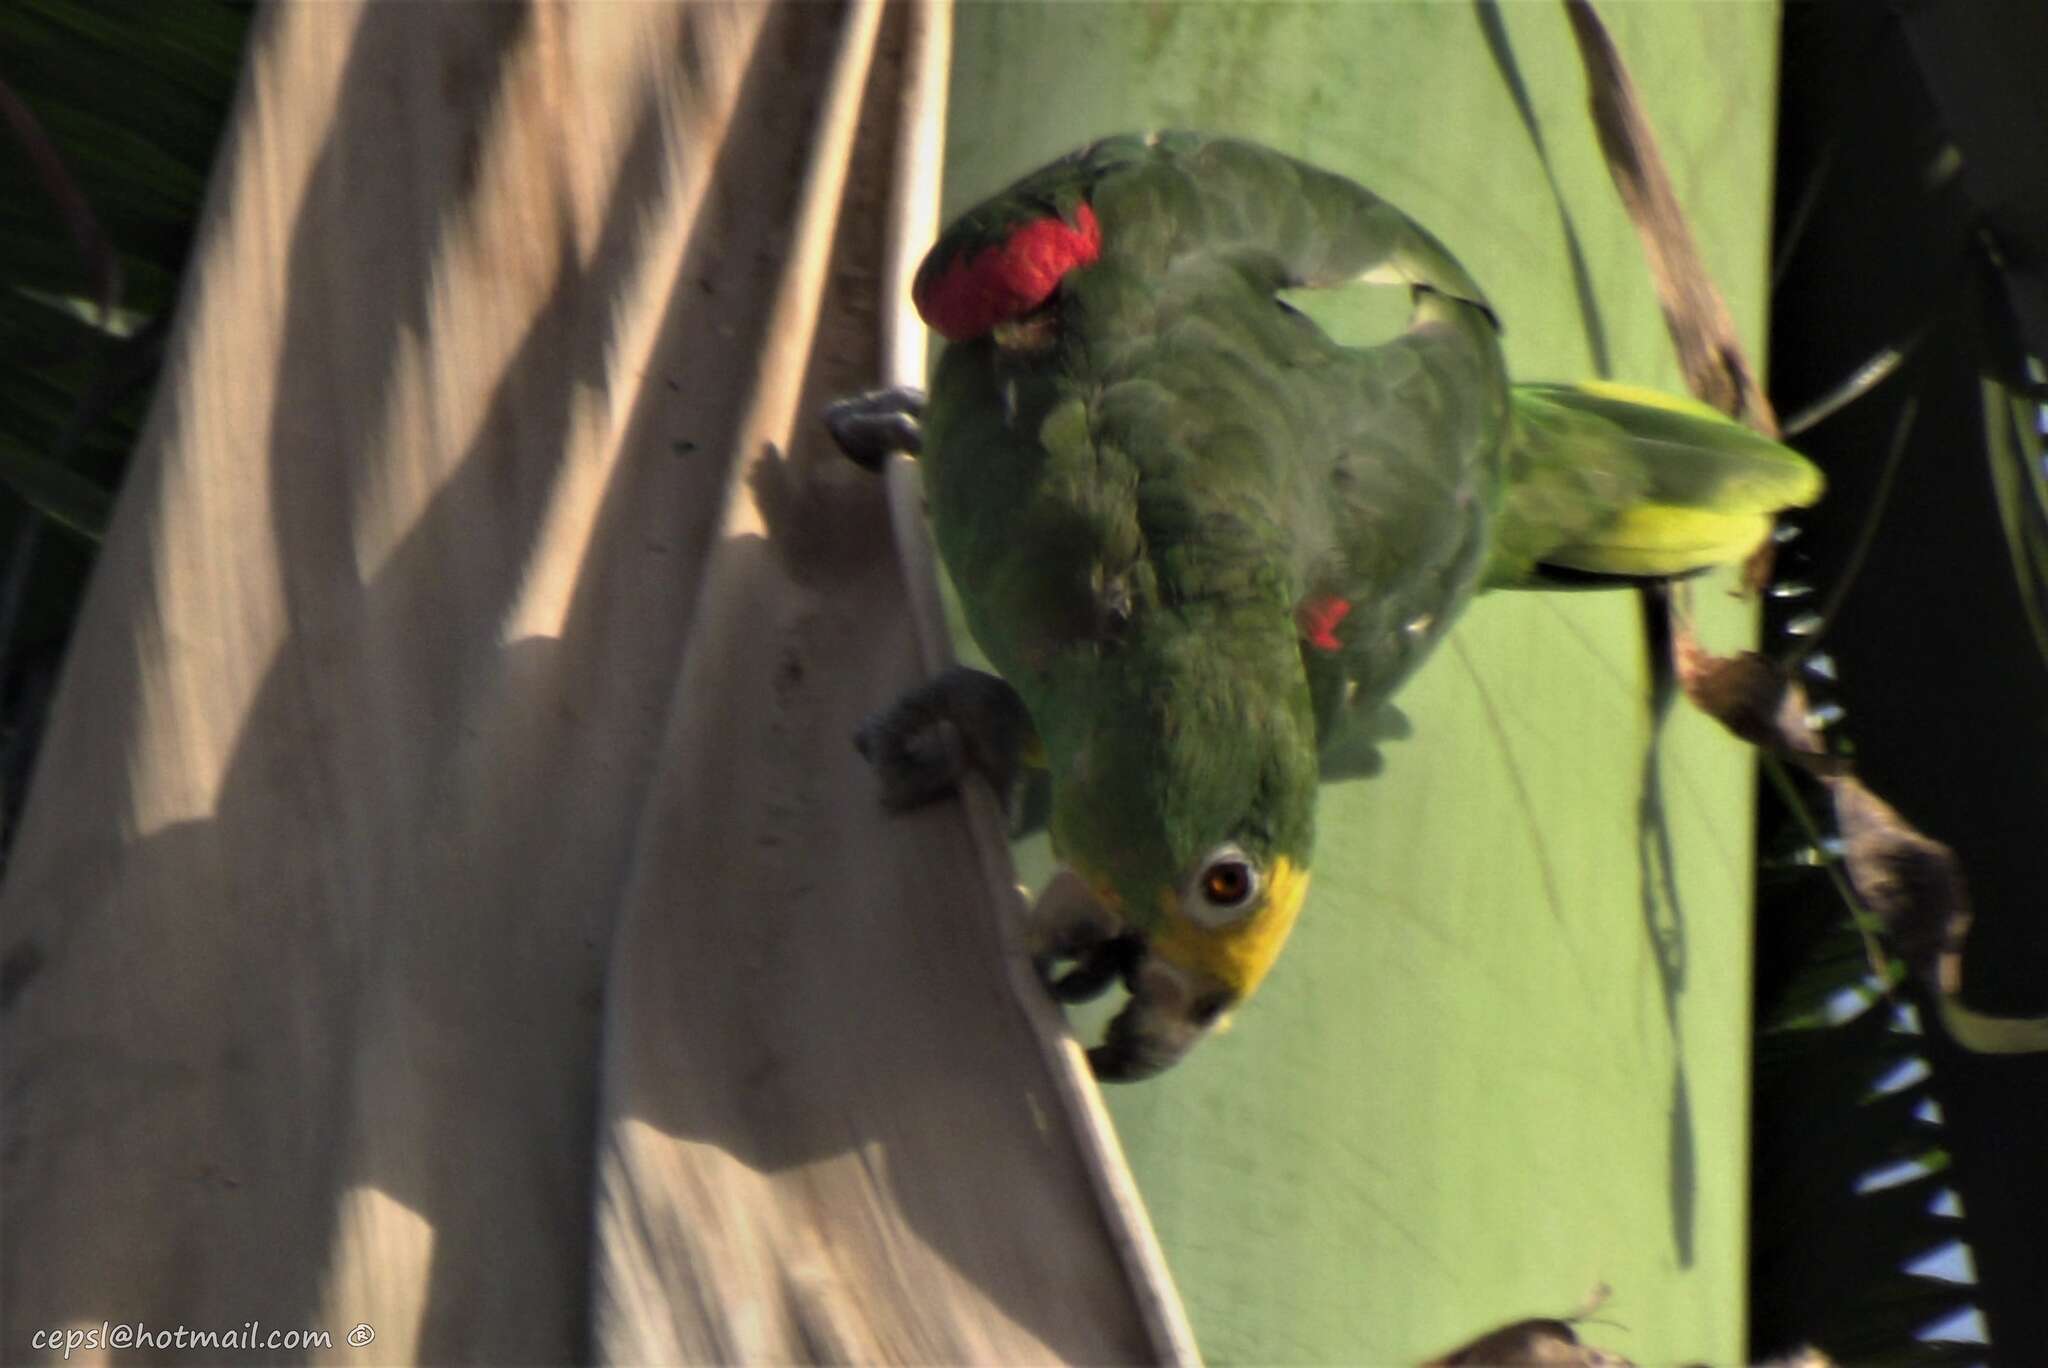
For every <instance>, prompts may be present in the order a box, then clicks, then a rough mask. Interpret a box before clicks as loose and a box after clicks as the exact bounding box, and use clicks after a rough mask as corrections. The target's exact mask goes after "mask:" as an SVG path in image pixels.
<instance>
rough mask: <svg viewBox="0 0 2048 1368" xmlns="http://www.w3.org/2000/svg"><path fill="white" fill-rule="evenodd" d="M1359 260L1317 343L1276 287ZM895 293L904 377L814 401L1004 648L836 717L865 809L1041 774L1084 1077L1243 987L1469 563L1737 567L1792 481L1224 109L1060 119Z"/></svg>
mask: <svg viewBox="0 0 2048 1368" xmlns="http://www.w3.org/2000/svg"><path fill="white" fill-rule="evenodd" d="M1360 283H1364V284H1369V285H1382V284H1385V285H1399V286H1405V287H1407V289H1408V290H1409V291H1410V292H1411V293H1412V299H1413V308H1412V314H1411V317H1410V319H1409V323H1408V326H1407V329H1406V331H1405V332H1402V333H1400V334H1399V335H1397V336H1395V337H1393V338H1391V339H1390V340H1386V341H1383V342H1381V343H1379V344H1378V345H1372V346H1362V347H1359V346H1347V345H1344V344H1342V343H1340V342H1339V341H1336V340H1333V339H1332V337H1330V336H1329V335H1328V334H1327V333H1326V332H1325V331H1324V329H1323V328H1321V327H1319V326H1318V325H1317V324H1316V323H1315V322H1313V321H1312V320H1311V319H1310V318H1309V317H1308V316H1306V315H1305V314H1304V313H1303V312H1301V311H1300V310H1298V309H1297V308H1296V307H1295V306H1294V305H1293V304H1292V303H1290V302H1289V298H1288V297H1287V296H1288V295H1290V294H1291V295H1296V296H1299V293H1300V292H1303V291H1311V290H1317V289H1334V288H1339V287H1344V286H1351V285H1357V284H1360ZM913 297H914V300H915V302H916V304H917V307H918V310H919V312H920V314H921V315H922V317H923V318H924V320H925V321H926V322H927V323H928V324H929V325H930V326H931V327H932V328H933V329H935V330H936V331H938V332H939V333H941V334H943V335H944V336H945V337H946V338H947V339H948V342H949V345H948V346H947V347H946V349H945V352H944V354H943V356H942V357H941V359H940V360H939V363H938V365H937V368H936V371H935V373H934V377H933V381H932V387H931V391H930V395H929V398H928V399H927V398H926V397H925V396H923V395H922V394H920V393H918V392H916V391H910V390H891V391H879V392H876V393H874V394H870V395H865V396H860V397H858V398H856V399H853V400H848V401H843V402H842V403H840V404H838V405H835V406H834V408H833V409H832V410H831V411H830V412H828V414H827V423H828V426H830V427H831V428H832V429H833V432H834V434H835V435H836V436H837V437H838V439H839V441H840V443H841V445H842V446H843V447H845V448H846V449H847V451H848V452H849V454H852V455H853V456H854V457H855V458H856V459H858V460H862V461H863V462H864V463H868V464H873V463H875V462H876V461H877V460H878V459H879V458H880V456H881V455H883V454H886V452H887V451H889V450H894V449H903V450H909V451H914V452H915V453H917V454H918V456H919V463H920V466H921V469H922V473H923V479H924V488H925V494H926V499H927V503H928V507H929V512H930V518H931V525H932V531H933V535H934V538H935V540H936V542H937V545H938V548H939V552H940V555H941V556H942V557H943V559H944V562H945V565H946V567H947V570H948V571H949V572H950V574H951V576H952V578H953V581H954V583H955V585H956V586H957V588H958V591H959V595H960V600H961V604H962V607H963V608H964V610H965V614H966V618H967V622H968V625H969V627H970V628H971V630H972V631H973V633H974V636H975V639H976V640H977V641H978V642H979V643H980V645H981V647H982V649H983V650H984V651H985V652H986V653H987V656H988V659H989V661H990V662H991V663H992V664H993V665H994V666H995V668H996V669H997V670H998V671H999V672H1000V674H1001V679H996V678H995V677H993V676H989V675H986V674H980V673H977V672H974V671H969V670H964V669H956V670H953V671H949V672H948V673H947V674H945V675H943V676H941V677H940V678H939V679H937V680H934V681H932V682H931V683H930V684H928V685H926V686H925V687H923V688H921V689H919V690H916V691H914V692H913V693H912V694H911V695H909V696H908V697H906V698H905V699H904V700H902V701H901V702H899V703H898V704H897V705H896V706H895V707H894V708H893V709H889V710H887V711H885V712H883V713H881V714H879V715H878V716H877V717H876V718H875V719H873V720H871V721H870V723H869V724H868V725H867V726H866V727H864V728H863V730H862V732H861V734H860V736H859V737H857V738H856V740H857V743H858V744H859V746H860V748H861V749H862V751H863V752H865V753H866V754H867V756H868V757H869V759H870V760H871V761H872V762H873V763H874V764H875V765H876V767H877V769H878V771H879V773H880V775H881V779H882V786H883V797H884V800H885V801H887V802H889V803H891V804H892V805H896V806H908V805H911V804H914V803H917V802H921V801H925V800H927V799H929V798H931V797H934V796H936V795H937V794H940V793H943V792H946V791H948V790H949V789H950V787H951V786H952V785H953V784H954V783H956V782H957V780H958V779H959V777H960V775H961V774H962V773H963V772H964V771H965V770H966V769H968V768H976V769H979V770H982V771H983V772H985V773H986V774H987V775H988V776H989V777H990V778H991V779H992V781H993V782H994V783H995V784H996V786H997V788H998V791H999V792H1001V793H1004V794H1005V795H1008V794H1010V792H1011V790H1012V788H1013V785H1014V783H1015V782H1016V780H1017V777H1018V776H1019V774H1020V773H1028V772H1029V771H1030V770H1031V769H1032V768H1034V767H1035V768H1036V769H1038V770H1040V771H1042V772H1043V774H1044V776H1045V778H1046V787H1047V789H1048V790H1049V796H1050V818H1049V826H1050V834H1051V839H1052V845H1053V851H1054V853H1055V855H1056V857H1057V858H1058V860H1059V861H1060V864H1061V866H1062V873H1061V875H1060V877H1059V878H1058V879H1057V880H1056V881H1055V884H1056V886H1057V887H1058V888H1059V889H1061V890H1063V891H1062V892H1061V893H1060V895H1059V896H1054V895H1053V894H1052V893H1048V895H1047V896H1046V897H1044V898H1042V899H1041V903H1040V911H1039V913H1038V915H1037V916H1036V917H1035V918H1034V928H1035V929H1034V935H1035V937H1036V938H1037V949H1038V951H1039V952H1040V963H1041V969H1042V970H1043V971H1045V972H1046V973H1047V978H1048V983H1049V984H1050V986H1051V987H1052V988H1053V990H1054V992H1055V994H1056V995H1057V996H1060V997H1062V998H1064V999H1067V1000H1075V999H1078V998H1082V997H1087V996H1092V995H1094V994H1096V993H1099V992H1101V991H1105V990H1106V989H1107V988H1108V986H1109V985H1110V984H1111V983H1112V982H1114V981H1116V980H1117V979H1121V980H1122V981H1123V983H1124V984H1125V986H1126V987H1127V989H1128V990H1129V994H1130V996H1129V1001H1128V1002H1127V1003H1126V1004H1125V1006H1124V1007H1123V1008H1122V1010H1121V1011H1120V1013H1119V1014H1118V1015H1117V1016H1116V1017H1115V1018H1114V1020H1113V1021H1112V1022H1111V1024H1110V1026H1109V1028H1108V1032H1107V1035H1106V1037H1105V1039H1104V1041H1103V1043H1102V1044H1100V1045H1098V1046H1097V1047H1095V1048H1094V1049H1092V1050H1091V1051H1090V1052H1089V1058H1090V1062H1091V1064H1092V1065H1093V1067H1094V1069H1095V1072H1096V1073H1097V1075H1098V1076H1099V1077H1101V1078H1103V1079H1106V1080H1125V1079H1136V1078H1143V1077H1146V1076H1149V1075H1151V1074H1155V1073H1157V1072H1159V1071H1160V1070H1162V1069H1165V1068H1167V1067H1170V1066H1171V1065H1172V1064H1174V1063H1175V1062H1176V1061H1178V1060H1179V1059H1180V1058H1181V1057H1182V1056H1183V1055H1185V1053H1186V1052H1187V1050H1188V1049H1189V1047H1190V1046H1192V1045H1193V1044H1194V1043H1195V1042H1196V1041H1197V1040H1199V1039H1200V1038H1201V1037H1202V1036H1203V1034H1204V1033H1205V1032H1207V1031H1208V1030H1209V1029H1210V1028H1211V1027H1212V1026H1213V1025H1214V1024H1215V1023H1216V1022H1217V1020H1218V1019H1219V1018H1221V1017H1222V1016H1223V1015H1224V1014H1225V1013H1227V1012H1229V1011H1231V1010H1233V1009H1234V1008H1236V1007H1238V1006H1239V1005H1241V1004H1242V1003H1244V1002H1245V1001H1246V1000H1247V999H1249V998H1250V996H1251V995H1252V993H1253V991H1254V990H1255V989H1256V988H1257V987H1258V985H1259V982H1260V980H1261V979H1262V978H1264V977H1265V975H1266V972H1267V971H1268V970H1269V969H1270V968H1271V967H1272V965H1273V962H1274V960H1275V958H1276V957H1277V956H1278V955H1279V953H1280V950H1281V948H1282V946H1283V945H1284V944H1285V942H1286V940H1287V937H1288V934H1289V932H1290V931H1291V930H1292V928H1293V926H1294V924H1295V920H1296V918H1297V916H1298V915H1299V913H1300V912H1301V909H1302V904H1303V901H1304V899H1305V897H1306V894H1307V891H1308V885H1309V870H1310V864H1311V856H1312V853H1313V850H1314V845H1315V835H1316V831H1315V827H1316V822H1315V815H1316V793H1317V787H1318V785H1319V783H1321V782H1322V781H1324V780H1326V779H1332V778H1338V777H1345V776H1348V775H1355V774H1359V773H1367V772H1370V771H1371V770H1372V768H1374V765H1375V761H1376V751H1375V748H1374V742H1375V741H1377V740H1379V739H1381V738H1383V737H1384V736H1386V735H1389V734H1391V733H1392V732H1393V729H1394V725H1395V724H1394V721H1393V720H1392V718H1393V717H1397V715H1391V717H1390V714H1391V710H1390V709H1389V707H1388V706H1387V704H1388V700H1389V699H1390V697H1391V696H1392V695H1393V693H1394V691H1395V690H1396V689H1397V688H1398V687H1399V686H1400V684H1401V683H1402V681H1403V680H1404V679H1406V678H1407V677H1408V675H1409V674H1410V672H1411V671H1413V670H1414V669H1415V668H1416V666H1417V665H1419V664H1420V663H1421V662H1422V661H1423V660H1424V659H1425V658H1426V657H1427V656H1428V655H1429V653H1430V651H1431V650H1432V649H1433V648H1434V647H1435V646H1436V644H1437V643H1438V642H1439V641H1440V640H1442V638H1443V636H1444V633H1445V632H1446V630H1447V629H1448V628H1449V627H1450V626H1451V624H1452V623H1453V622H1454V621H1455V620H1456V619H1457V617H1458V614H1459V613H1460V611H1461V610H1462V609H1463V608H1464V606H1465V604H1466V603H1467V602H1468V601H1469V600H1470V599H1471V598H1472V596H1473V595H1474V594H1477V593H1480V592H1482V591H1484V590H1487V589H1492V588H1509V587H1543V586H1545V585H1552V584H1580V583H1586V582H1589V581H1590V582H1595V583H1604V582H1613V583H1638V582H1641V581H1643V580H1645V579H1653V578H1660V577H1667V576H1676V575H1684V574H1688V573H1691V572H1694V571H1697V570H1700V569H1703V568H1706V567H1710V566H1713V565H1718V564H1722V563H1724V562H1730V561H1735V560H1739V559H1741V558H1742V557H1744V556H1746V555H1747V554H1748V553H1749V552H1751V551H1752V550H1753V549H1754V548H1755V547H1756V546H1757V545H1758V544H1759V543H1760V542H1761V541H1762V540H1763V539H1764V538H1766V537H1767V536H1768V535H1769V533H1770V529H1771V525H1772V517H1773V515H1774V514H1775V513H1776V512H1777V511H1778V510H1780V509H1783V508H1787V507H1791V506H1797V505H1804V504H1808V503H1811V502H1812V501H1813V500H1815V499H1816V498H1818V497H1819V494H1820V490H1821V479H1820V475H1819V473H1818V472H1817V471H1816V470H1815V469H1814V468H1813V467H1812V466H1811V465H1809V464H1808V463H1807V462H1806V461H1805V460H1804V459H1803V458H1801V457H1800V456H1799V455H1797V454H1796V453H1794V452H1792V451H1790V450H1789V449H1787V448H1785V447H1783V446H1780V445H1779V444H1777V443H1775V442H1773V441H1770V440H1768V439H1766V438H1764V437H1761V436H1759V435H1757V434H1756V433H1753V432H1751V431H1750V430H1748V429H1747V428H1744V427H1742V426H1740V425H1739V424H1736V423H1734V422H1731V421H1729V420H1728V419H1726V418H1724V417H1722V416H1721V415H1720V414H1718V413H1716V412H1714V411H1713V410H1711V409H1709V408H1706V407H1705V406H1703V405H1699V404H1695V403H1692V402H1689V401H1686V400H1682V399H1676V398H1670V397H1666V396H1663V395H1659V394H1655V393H1653V392H1649V391H1638V390H1633V389H1628V388H1624V387H1620V386H1614V385H1604V384H1593V385H1578V386H1564V385H1526V384H1510V383H1509V381H1508V377H1507V374H1506V370H1505V366H1504V362H1503V359H1502V355H1501V348H1500V341H1499V335H1500V324H1499V320H1498V319H1497V318H1496V317H1495V315H1494V313H1493V310H1492V309H1491V308H1490V307H1489V306H1488V304H1487V303H1486V300H1485V297H1484V296H1483V295H1482V294H1481V293H1480V290H1479V287H1478V286H1477V285H1476V284H1475V283H1474V282H1473V280H1472V278H1471V277H1470V276H1468V275H1467V274H1466V273H1465V270H1464V268H1463V267H1461V266H1460V265H1459V264H1458V262H1457V261H1456V259H1454V258H1453V257H1452V256H1451V254H1450V253H1449V252H1447V251H1446V250H1445V249H1444V247H1443V246H1442V244H1440V243H1439V242H1438V241H1437V240H1436V239H1435V238H1434V237H1432V236H1431V235H1430V234H1429V233H1428V232H1427V231H1425V230H1424V229H1423V228H1422V227H1421V226H1419V225H1418V224H1416V223H1415V222H1414V221H1413V220H1411V219H1410V218H1408V217H1407V216H1406V215H1404V214H1402V213H1401V212H1400V211H1399V210H1397V209H1395V208H1394V207H1393V206H1392V205H1390V204H1388V203H1386V202H1385V201H1384V200H1381V199H1380V198H1378V197H1377V196H1375V195H1374V194H1372V193H1371V192H1370V191H1368V190H1366V189H1364V188H1363V187H1361V186H1359V185H1356V184H1354V183H1353V182H1351V181H1349V180H1347V179H1345V178H1343V177H1341V176H1337V175H1333V174H1331V173H1330V172H1327V171H1321V170H1317V169H1316V168H1314V167H1311V166H1308V165H1306V164H1304V163H1302V162H1300V161H1297V160H1295V159H1293V158H1291V157H1288V156H1285V155H1282V154H1281V153H1279V152H1275V151H1272V150H1270V149H1268V148H1264V147H1260V146H1258V145H1255V144H1252V143H1249V142H1243V141H1237V140H1234V139H1228V138H1221V137H1211V136H1206V135H1201V134H1193V133H1161V134H1149V135H1144V136H1122V137H1112V138H1106V139H1103V140H1102V141H1099V142H1096V143H1093V144H1091V145H1089V146H1087V147H1084V148H1082V149H1080V150H1079V151H1077V152H1074V153H1073V154H1071V155H1069V156H1067V157H1064V158H1062V159H1060V160H1059V161H1056V162H1054V163H1052V164H1051V165H1049V166H1046V167H1045V168H1043V169H1041V170H1039V171H1036V172H1033V173H1032V174H1030V175H1028V176H1026V177H1024V178H1023V179H1022V180H1019V181H1018V182H1016V183H1015V184H1014V185H1012V186H1010V187H1009V188H1008V189H1006V190H1004V191H1003V192H1002V193H1000V194H998V195H996V196H995V197H994V198H992V199H990V200H988V201H987V202H985V203H983V204H981V205H980V206H978V207H976V208H974V209H972V210H970V211H968V212H967V213H966V214H964V215H962V216H961V217H960V218H959V219H958V220H957V221H956V222H954V223H953V224H952V225H951V226H950V227H949V228H947V229H946V231H945V233H944V234H943V235H942V236H941V238H940V239H939V241H938V243H937V245H936V246H934V247H933V248H932V250H931V252H930V254H929V255H928V256H927V257H926V259H925V261H924V263H923V266H922V268H921V269H920V270H919V272H918V274H917V277H916V280H915V284H914V288H913ZM1048 904H1051V905H1054V906H1055V907H1056V908H1057V911H1056V912H1054V911H1050V910H1046V909H1047V907H1048ZM1068 962H1071V964H1072V966H1073V967H1072V968H1071V970H1070V971H1069V972H1068V973H1067V974H1066V975H1065V976H1064V977H1063V978H1059V979H1053V978H1052V977H1051V973H1050V968H1051V966H1053V965H1056V964H1060V963H1068Z"/></svg>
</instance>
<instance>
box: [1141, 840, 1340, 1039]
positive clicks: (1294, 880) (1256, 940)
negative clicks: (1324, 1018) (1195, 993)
mask: <svg viewBox="0 0 2048 1368" xmlns="http://www.w3.org/2000/svg"><path fill="white" fill-rule="evenodd" d="M1308 878H1309V871H1308V870H1306V869H1302V868H1297V867H1296V866H1295V863H1294V862H1293V861H1292V860H1290V859H1288V858H1287V857H1286V856H1285V855H1282V856H1279V857H1278V858H1276V859H1275V860H1274V861H1273V868H1272V869H1271V870H1270V871H1269V872H1268V873H1267V875H1266V886H1265V888H1264V889H1263V890H1262V891H1261V893H1260V896H1259V903H1258V906H1256V907H1255V908H1253V909H1252V910H1251V911H1250V912H1249V913H1247V914H1246V915H1245V916H1244V917H1243V918H1242V919H1240V920H1238V921H1235V922H1232V923H1231V924H1230V925H1228V926H1213V927H1212V926H1203V925H1201V924H1200V923H1198V922H1196V921H1195V920H1194V919H1193V918H1192V917H1190V916H1188V914H1187V911H1186V910H1185V909H1184V908H1183V907H1182V906H1181V900H1180V894H1179V893H1178V892H1177V891H1175V890H1167V891H1165V892H1162V893H1161V894H1160V908H1159V911H1160V919H1159V930H1158V931H1157V932H1156V933H1155V934H1154V935H1153V937H1152V949H1153V951H1154V952H1155V953H1157V954H1159V955H1160V956H1162V957H1163V958H1165V959H1166V960H1167V961H1168V962H1169V963H1172V964H1176V965H1179V966H1180V967H1181V968H1183V969H1188V970H1192V971H1194V972H1197V973H1201V974H1206V975H1208V976H1209V977H1210V978H1212V979H1215V980H1216V981H1217V982H1219V983H1221V984H1223V985H1224V986H1225V987H1227V988H1229V989H1230V990H1231V992H1233V993H1235V994H1236V996H1237V1000H1238V1001H1239V1002H1243V1001H1244V1000H1245V999H1246V998H1249V997H1250V996H1251V995H1252V990H1254V989H1255V988H1257V987H1258V986H1259V981H1260V980H1261V979H1263V978H1265V977H1266V971H1267V970H1269V969H1271V968H1272V967H1273V961H1275V960H1277V959H1279V958H1280V950H1281V947H1282V946H1284V945H1286V944H1287V937H1288V935H1289V933H1291V932H1292V931H1293V930H1294V920H1295V918H1296V917H1298V916H1300V915H1301V904H1302V902H1303V900H1304V899H1306V898H1307V897H1308Z"/></svg>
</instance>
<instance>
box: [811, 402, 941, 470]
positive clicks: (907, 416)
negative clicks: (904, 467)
mask: <svg viewBox="0 0 2048 1368" xmlns="http://www.w3.org/2000/svg"><path fill="white" fill-rule="evenodd" d="M923 416H924V391H923V390H921V389H918V388H916V387H915V386H911V385H897V386H894V387H892V388H889V389H878V390H869V391H868V392H867V393H865V394H855V395H851V396H849V397H847V398H845V399H840V400H836V401H834V402H833V403H831V404H829V405H827V406H826V408H825V427H826V429H827V430H828V431H829V432H831V434H832V440H833V441H835V442H837V443H838V444H839V449H840V450H841V451H843V452H845V453H846V455H847V456H848V458H849V459H851V460H852V461H853V462H854V464H856V465H858V466H861V467H862V468H863V469H866V470H880V469H881V468H882V462H883V461H885V460H887V459H888V457H889V453H891V452H893V451H902V452H907V453H909V454H910V455H912V456H915V455H916V454H917V453H918V452H919V451H920V450H922V449H923V445H924V432H923V429H922V427H921V426H920V425H919V420H920V419H921V418H922V417H923Z"/></svg>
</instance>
